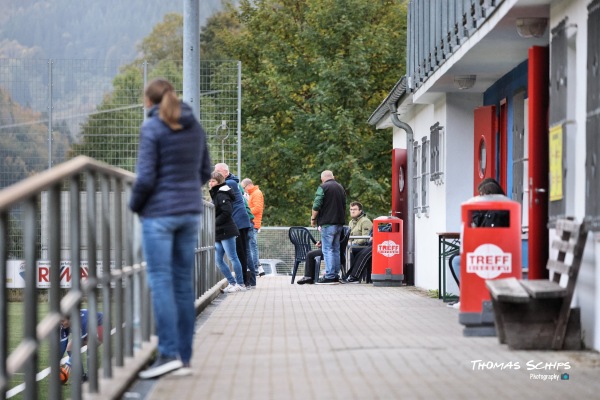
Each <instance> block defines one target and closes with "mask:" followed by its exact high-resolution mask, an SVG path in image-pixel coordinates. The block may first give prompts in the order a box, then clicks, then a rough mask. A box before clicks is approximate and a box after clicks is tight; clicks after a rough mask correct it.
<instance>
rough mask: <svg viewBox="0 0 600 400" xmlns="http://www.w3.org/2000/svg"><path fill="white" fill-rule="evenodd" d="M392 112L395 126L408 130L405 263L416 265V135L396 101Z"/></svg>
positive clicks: (390, 106) (392, 104)
mask: <svg viewBox="0 0 600 400" xmlns="http://www.w3.org/2000/svg"><path fill="white" fill-rule="evenodd" d="M388 107H389V109H390V114H391V117H392V123H393V124H394V126H395V127H397V128H400V129H403V130H404V131H405V132H406V164H407V165H406V178H407V179H406V182H405V183H406V190H408V199H407V208H408V215H407V216H406V223H407V225H408V229H407V231H408V240H407V245H408V251H407V253H406V254H407V255H408V260H405V264H410V265H411V267H412V266H414V262H415V261H414V260H415V259H414V254H415V213H414V171H413V159H414V153H413V151H414V147H413V143H414V137H413V130H412V128H411V127H410V125H408V124H407V123H406V122H402V121H400V118H398V109H397V108H396V105H395V104H394V103H388Z"/></svg>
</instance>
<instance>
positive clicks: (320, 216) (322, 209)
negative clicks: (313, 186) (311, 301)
mask: <svg viewBox="0 0 600 400" xmlns="http://www.w3.org/2000/svg"><path fill="white" fill-rule="evenodd" d="M321 182H322V184H321V186H319V188H318V189H317V193H316V195H315V200H314V202H313V207H312V215H311V218H310V225H311V226H316V225H318V226H319V227H320V228H321V243H322V246H323V247H322V249H323V256H324V257H325V275H323V277H322V278H320V279H319V280H318V281H317V282H316V284H318V285H336V284H339V283H340V276H339V273H340V268H341V263H340V238H341V234H342V229H343V227H344V225H345V224H346V191H345V189H344V187H343V186H342V185H340V184H339V183H338V182H336V180H335V178H334V177H333V172H331V171H329V170H325V171H323V172H322V173H321Z"/></svg>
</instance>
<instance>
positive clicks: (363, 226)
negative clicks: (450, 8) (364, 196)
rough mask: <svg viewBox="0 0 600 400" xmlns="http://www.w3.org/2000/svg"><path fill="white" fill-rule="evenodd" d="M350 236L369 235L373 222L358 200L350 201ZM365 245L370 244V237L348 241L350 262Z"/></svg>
mask: <svg viewBox="0 0 600 400" xmlns="http://www.w3.org/2000/svg"><path fill="white" fill-rule="evenodd" d="M350 217H351V220H350V223H349V224H348V225H349V226H350V236H371V230H372V229H373V222H372V221H371V220H370V219H369V218H368V217H367V214H365V212H364V211H363V206H362V204H361V203H360V202H358V201H353V202H352V203H350ZM366 246H370V239H355V240H352V241H351V242H350V264H351V265H352V264H354V260H355V258H356V256H357V255H358V253H360V252H361V251H362V250H363V249H364V248H365V247H366Z"/></svg>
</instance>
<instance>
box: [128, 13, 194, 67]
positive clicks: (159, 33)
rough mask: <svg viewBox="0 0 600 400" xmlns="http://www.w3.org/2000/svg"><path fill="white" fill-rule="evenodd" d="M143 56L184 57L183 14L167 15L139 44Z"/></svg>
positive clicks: (153, 57)
mask: <svg viewBox="0 0 600 400" xmlns="http://www.w3.org/2000/svg"><path fill="white" fill-rule="evenodd" d="M139 50H140V51H141V52H142V57H143V58H146V59H148V60H177V61H181V60H182V59H183V16H182V15H181V14H177V13H169V14H167V15H165V17H164V19H163V21H162V22H161V23H159V24H157V25H156V26H155V27H154V29H153V30H152V33H151V34H150V35H148V36H146V37H145V38H144V40H142V44H141V45H140V46H139Z"/></svg>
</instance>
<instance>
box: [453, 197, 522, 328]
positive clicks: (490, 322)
mask: <svg viewBox="0 0 600 400" xmlns="http://www.w3.org/2000/svg"><path fill="white" fill-rule="evenodd" d="M461 214H462V227H461V251H460V314H459V322H460V323H461V324H463V325H465V329H464V331H463V332H464V334H465V336H495V335H496V329H495V327H494V312H493V309H492V304H491V301H490V295H489V292H488V290H487V288H486V286H485V281H486V280H487V279H501V278H509V277H515V278H518V279H521V277H522V267H521V205H520V204H519V203H517V202H516V201H513V200H510V199H509V198H508V197H506V196H503V195H487V196H477V197H474V198H472V199H470V200H469V201H467V202H465V203H463V204H462V205H461Z"/></svg>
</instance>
